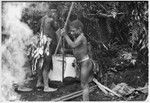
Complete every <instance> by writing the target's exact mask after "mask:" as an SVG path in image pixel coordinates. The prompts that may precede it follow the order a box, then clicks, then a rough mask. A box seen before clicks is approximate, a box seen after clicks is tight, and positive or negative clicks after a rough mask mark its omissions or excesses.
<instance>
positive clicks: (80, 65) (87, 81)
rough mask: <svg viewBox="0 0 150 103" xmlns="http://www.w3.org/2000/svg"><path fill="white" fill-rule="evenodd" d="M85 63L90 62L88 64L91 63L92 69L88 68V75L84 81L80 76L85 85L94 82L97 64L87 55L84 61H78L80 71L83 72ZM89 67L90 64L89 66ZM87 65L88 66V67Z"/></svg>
mask: <svg viewBox="0 0 150 103" xmlns="http://www.w3.org/2000/svg"><path fill="white" fill-rule="evenodd" d="M84 62H88V63H91V65H92V66H91V68H89V67H87V71H88V72H87V73H86V75H85V76H86V77H85V79H84V80H83V79H82V78H81V74H80V78H81V82H82V81H83V82H84V83H89V82H91V81H92V79H93V76H94V70H95V68H96V63H95V61H94V60H93V59H91V58H90V57H89V56H88V55H86V56H85V57H83V59H81V60H79V61H77V62H76V63H77V68H78V71H80V72H81V69H82V63H84ZM88 65H89V64H88ZM88 65H87V66H88Z"/></svg>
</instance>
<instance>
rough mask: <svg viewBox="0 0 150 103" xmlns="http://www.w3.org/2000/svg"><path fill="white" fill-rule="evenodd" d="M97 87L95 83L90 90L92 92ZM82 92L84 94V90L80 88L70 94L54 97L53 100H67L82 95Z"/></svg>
mask: <svg viewBox="0 0 150 103" xmlns="http://www.w3.org/2000/svg"><path fill="white" fill-rule="evenodd" d="M96 87H97V85H94V86H92V87H90V92H92V91H93V90H94V89H95V88H96ZM82 94H83V90H80V91H77V92H73V93H70V94H68V95H65V96H62V97H59V98H56V99H53V100H52V101H66V100H69V99H73V98H75V97H78V96H80V95H82Z"/></svg>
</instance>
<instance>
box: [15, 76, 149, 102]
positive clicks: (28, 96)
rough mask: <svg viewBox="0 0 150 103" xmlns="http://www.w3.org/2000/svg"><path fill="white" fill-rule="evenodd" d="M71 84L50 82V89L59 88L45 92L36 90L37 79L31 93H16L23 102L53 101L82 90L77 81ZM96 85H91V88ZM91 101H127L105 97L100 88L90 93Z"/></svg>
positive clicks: (31, 85) (79, 98) (78, 99)
mask: <svg viewBox="0 0 150 103" xmlns="http://www.w3.org/2000/svg"><path fill="white" fill-rule="evenodd" d="M70 81H71V82H70ZM70 81H69V82H66V81H65V83H61V82H54V81H53V82H50V87H53V88H58V89H57V91H55V92H44V91H43V88H42V87H41V88H40V89H39V90H37V88H35V84H36V79H33V80H31V81H30V82H29V83H28V87H30V88H32V91H30V92H23V91H18V90H16V92H17V93H18V94H20V95H21V99H20V100H21V101H51V100H52V99H55V98H58V97H61V96H64V95H67V94H70V93H73V92H76V91H79V90H81V87H80V82H79V81H76V80H70ZM93 85H95V84H94V83H90V86H93ZM89 98H90V101H122V100H123V101H126V100H127V99H126V98H117V97H113V96H107V95H105V94H104V93H103V92H102V91H101V90H100V89H99V88H98V87H97V88H96V89H95V90H94V91H93V92H91V93H90V96H89ZM146 98H147V94H140V95H137V96H136V97H135V98H133V99H131V100H130V101H144V100H146ZM68 101H82V96H79V97H76V98H73V99H70V100H68Z"/></svg>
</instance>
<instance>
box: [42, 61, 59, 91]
mask: <svg viewBox="0 0 150 103" xmlns="http://www.w3.org/2000/svg"><path fill="white" fill-rule="evenodd" d="M48 62H49V63H48ZM50 62H51V60H50V59H49V60H47V61H45V64H44V68H43V82H44V91H45V92H51V91H56V90H57V89H54V88H50V87H49V85H48V79H49V78H48V75H49V71H50V66H49V64H50Z"/></svg>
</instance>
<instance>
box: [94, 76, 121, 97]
mask: <svg viewBox="0 0 150 103" xmlns="http://www.w3.org/2000/svg"><path fill="white" fill-rule="evenodd" d="M93 81H94V82H95V83H96V84H97V85H98V87H99V88H100V89H101V90H102V91H103V92H104V89H105V91H106V90H107V91H109V92H111V93H113V94H115V95H116V96H118V97H121V95H119V94H117V93H116V92H114V91H112V90H111V89H109V88H108V87H106V86H104V85H102V84H101V83H100V82H98V81H97V79H95V78H94V79H93ZM104 93H105V92H104ZM106 93H107V92H106Z"/></svg>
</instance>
